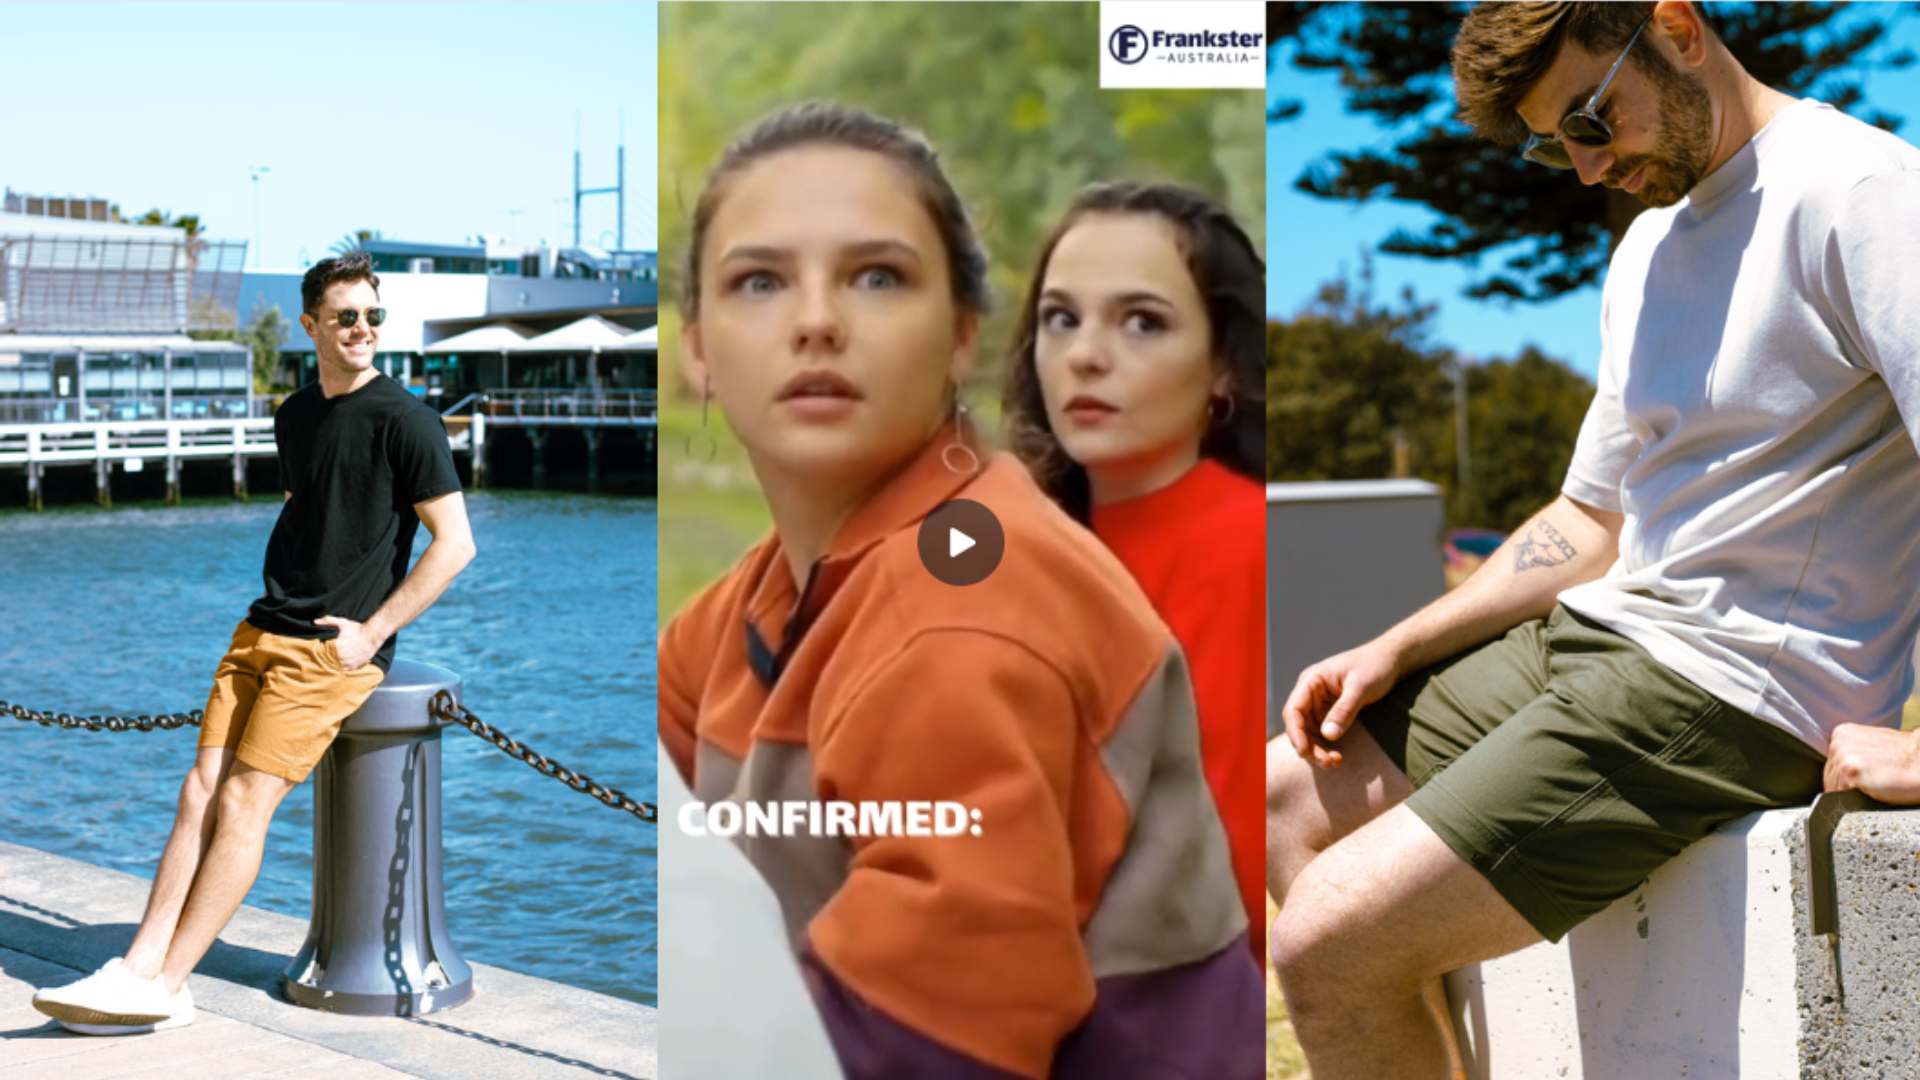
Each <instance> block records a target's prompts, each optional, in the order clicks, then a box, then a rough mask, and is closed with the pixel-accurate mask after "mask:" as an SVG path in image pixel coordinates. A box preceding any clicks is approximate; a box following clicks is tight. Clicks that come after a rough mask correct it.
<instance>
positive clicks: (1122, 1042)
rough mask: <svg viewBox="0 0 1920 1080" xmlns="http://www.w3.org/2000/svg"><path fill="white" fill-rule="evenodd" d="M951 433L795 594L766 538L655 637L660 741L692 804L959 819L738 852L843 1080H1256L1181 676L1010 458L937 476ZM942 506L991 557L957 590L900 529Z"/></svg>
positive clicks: (1249, 1010)
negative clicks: (995, 531) (992, 533)
mask: <svg viewBox="0 0 1920 1080" xmlns="http://www.w3.org/2000/svg"><path fill="white" fill-rule="evenodd" d="M952 437H953V435H952V430H951V429H948V430H945V431H943V432H941V433H940V435H939V436H937V437H936V438H935V440H934V441H933V442H932V443H930V444H928V446H927V447H926V448H925V450H924V451H922V453H921V454H920V455H919V457H918V458H917V459H916V460H915V461H913V462H912V463H911V464H910V465H909V466H907V467H906V468H905V469H904V470H903V471H902V472H901V473H900V474H899V475H897V476H896V477H894V478H893V479H892V480H891V481H889V482H888V483H887V484H886V485H885V486H884V487H883V489H882V490H881V491H880V492H879V493H878V494H876V495H875V496H874V497H873V498H872V499H870V500H869V501H868V502H867V503H866V504H865V505H863V506H862V507H861V508H860V509H859V510H857V511H856V512H855V513H854V515H853V516H852V517H851V518H850V519H849V520H848V521H847V522H846V523H845V525H844V526H843V527H842V528H841V529H840V530H839V532H838V534H837V535H836V536H835V538H834V540H833V541H832V543H831V544H830V545H829V548H828V550H827V553H826V554H825V556H824V557H822V558H821V559H820V560H819V561H817V562H816V563H815V564H814V565H813V566H812V568H811V570H810V572H809V573H808V575H807V581H806V582H805V584H804V586H801V587H796V584H795V582H794V575H793V574H792V573H791V571H790V570H789V566H788V561H787V558H786V556H785V554H784V552H783V551H782V549H781V546H780V542H779V539H778V537H777V536H770V537H768V538H767V539H765V540H764V541H762V542H761V543H759V544H758V545H756V546H755V547H754V548H753V549H752V550H750V551H749V552H748V553H747V554H746V556H745V557H744V558H742V560H741V561H740V563H739V564H738V565H737V566H735V568H734V569H733V570H732V571H730V572H729V573H728V574H727V575H726V576H725V577H723V578H722V579H721V580H720V581H718V582H716V583H715V584H713V585H712V586H710V587H709V588H707V589H706V590H705V591H704V592H702V593H701V594H700V595H699V596H698V597H696V598H695V599H694V600H692V601H691V602H690V603H689V604H688V606H687V607H686V609H685V610H684V611H682V612H681V613H680V614H679V615H678V616H677V617H676V618H675V619H674V620H673V621H672V622H671V623H670V624H669V625H668V627H667V629H666V631H665V633H664V634H663V635H662V639H661V651H660V737H661V740H662V744H663V745H664V746H665V747H666V748H667V751H668V753H669V755H670V756H671V757H672V759H673V761H674V763H675V765H676V767H677V768H678V769H679V770H680V772H681V773H682V775H684V776H685V777H687V779H688V781H689V783H690V784H691V786H692V788H693V791H694V794H695V795H696V797H698V798H699V799H701V800H703V801H705V802H708V803H713V802H716V801H720V800H733V801H736V802H742V803H744V802H757V801H771V800H844V801H851V802H866V801H889V800H942V801H952V802H958V803H960V804H962V805H964V806H966V807H968V808H970V809H973V810H977V811H979V814H980V816H979V818H978V822H979V825H980V835H978V836H974V835H966V834H963V835H959V836H906V835H888V836H865V837H855V838H852V839H849V838H846V837H838V836H816V835H801V836H791V837H769V836H758V837H747V836H745V835H742V836H740V837H738V838H737V839H736V842H737V843H739V845H740V847H741V848H742V850H744V851H745V852H746V854H747V856H748V858H749V859H750V860H752V862H753V863H754V865H755V867H756V868H757V869H758V870H759V871H760V873H761V874H762V875H764V876H765V877H766V879H767V881H768V882H769V883H770V885H771V886H772V888H773V891H774V892H775V894H776V895H777V896H778V897H779V899H780V903H781V906H782V910H783V914H784V915H785V918H786V922H787V927H788V932H789V935H790V937H791V939H792V941H793V943H794V947H795V950H796V952H797V953H798V955H799V957H800V961H801V966H802V970H803V971H804V972H805V973H806V975H807V981H808V984H809V988H810V989H811V990H812V992H813V997H814V1001H815V1003H816V1005H817V1006H818V1007H819V1009H820V1014H821V1017H822V1020H823V1022H824V1024H825V1026H826V1029H827V1031H828V1033H829V1036H830V1038H831V1039H832V1041H833V1045H834V1049H835V1052H836V1054H837V1055H838V1057H839V1058H840V1062H841V1065H842V1067H843V1069H844V1070H845V1072H846V1073H847V1075H848V1076H849V1077H852V1078H854V1080H864V1078H869V1077H873V1078H878V1077H899V1076H943V1077H1008V1076H1015V1077H1047V1076H1052V1077H1062V1078H1077V1077H1103V1078H1104V1077H1112V1076H1134V1075H1155V1076H1169V1077H1176V1076H1177V1077H1208V1078H1216V1077H1218V1078H1226V1080H1242V1078H1244V1080H1256V1078H1258V1077H1260V1076H1262V1075H1264V1070H1265V1065H1264V1057H1265V1049H1264V1048H1265V1041H1264V1035H1263V1030H1264V1028H1263V1016H1264V1001H1263V994H1262V987H1261V981H1260V974H1259V971H1258V968H1257V967H1256V966H1255V965H1254V964H1252V963H1250V962H1249V960H1248V957H1247V946H1246V943H1245V942H1246V928H1247V920H1246V917H1245V915H1244V913H1243V912H1242V910H1241V905H1240V903H1239V900H1238V897H1237V895H1236V892H1235V888H1234V883H1233V874H1232V868H1231V865H1230V861H1229V856H1228V848H1227V840H1226V835H1225V833H1224V832H1223V830H1222V829H1221V827H1220V823H1219V818H1218V815H1217V814H1216V813H1215V810H1214V805H1213V799H1212V796H1211V795H1210V793H1209V791H1208V788H1207V785H1206V780H1205V776H1204V774H1203V772H1202V768H1201V764H1200V738H1199V729H1198V724H1197V721H1196V720H1195V718H1194V707H1193V696H1192V689H1191V685H1190V683H1189V681H1188V676H1187V670H1186V665H1185V662H1184V659H1183V657H1182V654H1181V652H1180V650H1179V648H1178V646H1177V644H1176V642H1175V641H1174V638H1173V636H1172V634H1171V633H1169V632H1168V630H1167V629H1166V627H1165V625H1164V624H1163V623H1162V622H1161V620H1160V619H1159V617H1158V616H1156V615H1155V614H1154V612H1153V609H1152V606H1151V605H1150V604H1149V603H1148V601H1147V599H1146V597H1145V596H1144V595H1142V593H1141V591H1140V588H1139V586H1138V585H1136V584H1135V583H1134V581H1133V579H1132V577H1131V576H1129V575H1128V573H1127V571H1126V569H1125V568H1124V567H1123V566H1121V564H1120V562H1119V560H1118V559H1116V558H1115V557H1114V556H1113V554H1112V553H1111V552H1109V551H1108V550H1107V549H1106V548H1105V547H1104V546H1102V545H1101V544H1100V542H1099V541H1098V540H1097V539H1096V538H1095V537H1094V536H1093V535H1092V534H1091V533H1089V532H1087V531H1086V530H1085V529H1082V528H1081V527H1080V526H1078V525H1077V524H1075V523H1074V522H1073V521H1072V520H1071V519H1070V518H1068V516H1067V515H1066V514H1065V513H1064V512H1062V511H1061V510H1060V509H1059V508H1058V507H1056V506H1055V505H1054V504H1053V503H1052V502H1051V501H1050V500H1049V499H1047V498H1046V496H1045V495H1044V494H1043V493H1042V492H1041V491H1040V490H1039V488H1038V487H1037V486H1036V485H1035V484H1034V482H1033V480H1032V478H1031V477H1029V476H1028V474H1027V472H1026V470H1025V469H1024V468H1023V467H1022V466H1021V465H1020V464H1019V462H1018V461H1016V460H1015V459H1013V458H1012V457H1011V456H1009V455H1004V454H996V455H993V456H992V457H991V458H990V459H989V460H988V462H987V464H986V465H985V467H984V468H982V469H981V470H980V471H979V472H977V473H973V474H969V475H956V474H955V473H953V472H951V471H949V470H948V468H947V467H946V466H945V465H944V464H943V463H942V461H941V457H940V447H941V446H942V445H943V444H944V443H946V442H947V441H948V440H950V439H951V438H952ZM951 498H966V499H971V500H974V501H976V502H979V503H981V504H984V505H985V506H986V507H987V508H988V509H990V510H991V511H993V513H994V514H995V515H996V517H997V518H998V519H999V521H1000V523H1001V526H1002V528H1003V530H1004V533H1005V537H1006V547H1005V554H1004V555H1003V556H1002V559H1001V562H1000V565H999V567H998V568H997V569H996V570H995V571H994V572H993V573H992V574H991V575H990V576H989V577H988V578H987V579H986V580H984V581H981V582H979V583H977V584H974V585H968V586H952V585H947V584H944V583H942V582H940V581H939V580H937V579H936V578H934V577H933V576H932V575H931V574H930V573H929V572H928V571H927V570H926V568H925V567H923V566H922V565H921V562H920V557H919V554H918V549H917V544H916V533H917V530H918V526H919V523H920V521H921V520H922V519H923V518H924V517H925V516H926V515H927V514H928V512H930V511H931V510H933V509H934V508H935V507H937V506H938V505H939V504H940V503H941V502H943V501H944V500H947V499H951ZM667 932H668V933H671V932H672V928H671V927H669V928H668V929H667Z"/></svg>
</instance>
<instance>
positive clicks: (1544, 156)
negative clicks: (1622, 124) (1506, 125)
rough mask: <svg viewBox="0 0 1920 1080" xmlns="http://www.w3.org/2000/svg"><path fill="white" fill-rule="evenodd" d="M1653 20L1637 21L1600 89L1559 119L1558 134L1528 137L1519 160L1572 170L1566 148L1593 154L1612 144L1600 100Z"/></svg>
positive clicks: (1611, 136) (1611, 134)
mask: <svg viewBox="0 0 1920 1080" xmlns="http://www.w3.org/2000/svg"><path fill="white" fill-rule="evenodd" d="M1652 19H1653V15H1652V13H1648V15H1647V17H1646V18H1644V19H1641V20H1640V25H1639V26H1636V27H1634V28H1633V36H1632V37H1629V38H1628V39H1627V47H1626V48H1624V49H1621V50H1620V55H1619V56H1618V57H1615V58H1614V61H1613V66H1612V67H1610V68H1608V69H1607V76H1606V78H1604V79H1601V80H1600V86H1599V88H1597V89H1596V90H1594V92H1593V96H1592V97H1590V98H1588V99H1587V103H1586V104H1585V105H1582V106H1581V107H1579V108H1578V109H1575V110H1574V111H1572V112H1570V113H1568V114H1567V115H1565V116H1563V117H1561V118H1560V134H1558V135H1528V136H1527V145H1526V146H1525V147H1523V148H1522V149H1521V150H1520V156H1521V157H1523V158H1526V159H1527V160H1528V161H1531V162H1533V163H1534V164H1536V165H1545V166H1546V167H1547V168H1549V169H1571V168H1573V155H1571V154H1569V153H1567V146H1566V144H1567V143H1569V142H1573V143H1579V144H1580V145H1581V146H1584V147H1587V148H1588V149H1593V150H1597V149H1599V148H1600V147H1602V146H1605V145H1607V144H1608V143H1610V142H1612V141H1613V128H1612V127H1611V126H1609V125H1608V124H1607V122H1606V121H1605V120H1603V119H1601V118H1600V98H1601V97H1602V96H1603V95H1604V94H1606V92H1607V87H1609V86H1612V85H1613V77H1614V76H1615V75H1618V74H1619V73H1620V65H1621V64H1624V63H1626V62H1627V54H1628V53H1630V52H1632V51H1633V43H1634V42H1636V41H1638V40H1640V32H1641V31H1642V30H1645V29H1646V28H1647V23H1649V22H1651V21H1652Z"/></svg>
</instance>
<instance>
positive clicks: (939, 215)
mask: <svg viewBox="0 0 1920 1080" xmlns="http://www.w3.org/2000/svg"><path fill="white" fill-rule="evenodd" d="M803 146H838V147H845V148H847V149H851V150H865V151H867V152H869V153H874V154H879V155H880V156H882V157H884V158H886V159H887V160H889V161H891V162H893V163H894V164H896V165H898V166H900V167H901V169H902V170H904V171H905V173H906V174H907V176H908V177H910V178H911V179H912V181H913V183H914V186H915V187H916V188H917V189H918V194H919V196H920V203H921V205H922V206H923V207H925V208H926V211H927V216H929V217H931V218H932V219H933V224H934V227H935V228H936V229H937V230H938V231H939V233H940V239H941V241H942V243H944V244H945V245H946V249H947V269H948V277H949V278H950V279H951V280H952V283H953V302H954V304H955V305H956V306H958V307H959V308H961V309H962V310H965V311H971V312H975V313H984V312H985V311H986V310H987V307H988V305H989V300H990V293H989V290H988V288H987V255H986V251H985V250H984V249H983V248H982V247H981V246H980V238H979V236H978V235H977V234H976V233H975V232H974V228H973V221H972V219H971V218H969V217H968V216H967V208H966V204H965V203H963V202H961V201H960V196H959V194H958V193H957V192H955V191H954V190H953V184H952V183H951V182H949V181H948V180H947V174H946V172H945V171H944V170H943V169H941V167H940V155H939V154H938V153H936V152H935V151H934V149H933V144H931V143H929V142H928V141H927V140H926V137H925V136H923V135H921V134H920V133H919V132H917V131H913V130H910V129H908V128H906V127H904V126H902V125H900V124H898V123H895V122H894V121H892V120H889V119H887V118H885V117H883V116H876V115H874V114H873V113H870V112H866V111H863V110H861V109H855V108H851V107H849V106H846V105H838V104H834V103H832V102H824V101H810V102H806V103H804V104H800V105H794V106H791V107H789V108H786V109H783V110H781V111H780V112H777V113H774V114H773V115H772V116H769V117H766V118H765V119H763V120H761V121H760V122H759V123H757V124H755V125H753V127H751V128H749V129H748V130H747V132H746V134H744V135H741V136H740V137H739V138H736V139H735V140H734V141H733V142H732V143H731V144H729V145H728V147H727V148H726V150H725V151H723V152H722V153H721V155H720V160H719V162H718V163H716V164H715V165H714V167H713V170H712V171H711V172H709V173H708V174H707V182H706V184H705V186H703V187H702V188H701V190H700V198H699V201H697V202H696V203H694V207H693V228H692V230H691V232H692V237H691V239H690V240H689V242H688V244H687V261H686V270H685V273H684V275H683V278H682V282H681V288H680V308H681V310H682V311H683V312H684V313H685V314H686V316H687V317H688V318H693V317H695V316H697V315H698V314H699V313H700V247H701V245H702V243H704V242H705V240H706V235H707V228H708V226H710V225H711V224H712V223H713V215H714V213H715V212H716V211H717V210H718V209H719V208H720V200H721V199H722V198H723V197H725V195H726V187H727V184H726V181H727V179H728V178H729V177H731V176H733V175H734V174H736V173H739V172H741V171H742V170H744V169H746V168H747V167H748V166H749V165H752V164H753V163H754V162H756V161H759V160H760V159H762V158H765V157H769V156H771V155H773V154H777V153H779V152H781V151H783V150H793V149H797V148H799V147H803Z"/></svg>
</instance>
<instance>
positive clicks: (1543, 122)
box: [1519, 21, 1714, 207]
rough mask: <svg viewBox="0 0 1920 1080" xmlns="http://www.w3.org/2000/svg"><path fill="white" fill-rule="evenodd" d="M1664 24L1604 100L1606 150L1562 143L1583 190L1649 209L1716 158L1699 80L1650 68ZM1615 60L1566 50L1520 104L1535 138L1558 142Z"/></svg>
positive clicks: (1669, 200)
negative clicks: (1612, 191)
mask: <svg viewBox="0 0 1920 1080" xmlns="http://www.w3.org/2000/svg"><path fill="white" fill-rule="evenodd" d="M1660 33H1661V24H1660V23H1659V22H1658V21H1656V22H1655V23H1653V24H1651V25H1649V26H1648V27H1647V30H1646V33H1645V34H1644V35H1643V36H1642V38H1641V40H1640V41H1639V42H1638V43H1637V44H1635V45H1634V50H1635V54H1636V55H1634V56H1631V57H1629V58H1628V60H1627V62H1626V63H1625V64H1624V65H1622V66H1621V68H1620V72H1619V74H1617V75H1616V76H1615V77H1614V80H1613V83H1612V84H1611V85H1610V86H1609V87H1608V88H1607V92H1606V94H1605V95H1603V96H1602V97H1601V99H1600V102H1599V105H1598V112H1599V114H1600V117H1601V119H1603V120H1605V121H1606V122H1607V126H1608V127H1610V128H1611V129H1612V130H1613V141H1612V142H1610V143H1608V144H1607V145H1605V146H1601V147H1588V146H1582V145H1580V144H1579V143H1577V142H1574V141H1573V140H1571V139H1568V140H1565V145H1566V150H1567V154H1568V156H1569V157H1571V158H1572V159H1573V166H1574V169H1575V171H1576V172H1577V173H1578V174H1579V176H1580V182H1581V183H1583V184H1596V183H1597V184H1605V185H1606V186H1608V187H1617V188H1619V189H1621V190H1622V191H1625V192H1627V193H1628V194H1629V195H1632V196H1634V197H1635V198H1637V199H1639V200H1640V201H1641V202H1643V203H1646V204H1647V205H1648V206H1655V207H1659V206H1671V205H1673V204H1674V203H1677V202H1679V201H1680V200H1681V199H1683V198H1685V197H1686V194H1687V192H1689V191H1691V190H1692V189H1693V187H1694V185H1695V184H1698V183H1699V182H1700V179H1701V178H1702V177H1704V176H1705V175H1706V174H1707V171H1708V162H1709V160H1710V159H1711V157H1712V153H1713V128H1714V115H1713V103H1712V99H1711V98H1710V97H1709V96H1708V94H1707V90H1706V85H1705V83H1704V82H1703V81H1702V80H1701V78H1700V76H1698V75H1697V74H1694V73H1692V72H1689V71H1685V70H1682V69H1680V68H1677V67H1674V66H1673V64H1672V61H1673V60H1674V59H1675V57H1674V56H1669V55H1668V53H1666V52H1662V53H1661V54H1660V56H1661V58H1662V59H1664V60H1666V61H1667V63H1666V65H1665V66H1661V65H1657V64H1656V65H1653V66H1649V65H1648V63H1647V62H1646V59H1645V53H1646V52H1647V51H1648V50H1659V49H1662V47H1663V46H1662V44H1661V42H1660V40H1659V37H1660ZM1617 55H1618V52H1617V51H1616V52H1614V53H1610V54H1607V55H1597V54H1594V53H1590V52H1587V51H1586V50H1585V49H1582V48H1581V47H1579V46H1578V45H1575V44H1573V43H1572V42H1568V43H1567V44H1566V45H1564V46H1562V47H1561V49H1560V54H1559V55H1558V56H1556V57H1555V58H1554V61H1553V64H1552V65H1551V66H1549V67H1548V68H1547V71H1546V74H1544V75H1542V76H1541V78H1540V80H1539V81H1538V82H1536V83H1534V85H1533V86H1532V88H1531V89H1529V90H1528V92H1527V94H1526V96H1525V97H1523V98H1522V99H1521V100H1520V105H1519V113H1520V120H1521V122H1522V123H1524V124H1526V126H1527V129H1528V130H1529V131H1532V132H1534V133H1535V134H1537V135H1555V136H1557V135H1559V133H1560V120H1561V118H1562V117H1564V116H1566V115H1567V114H1568V113H1570V112H1573V111H1574V110H1576V109H1579V108H1581V107H1582V106H1584V105H1586V103H1587V100H1588V99H1589V98H1590V97H1592V96H1593V92H1594V90H1595V89H1597V88H1598V87H1599V85H1600V81H1601V80H1602V79H1604V78H1605V77H1606V73H1607V68H1608V67H1610V66H1612V64H1613V61H1614V58H1615V56H1617Z"/></svg>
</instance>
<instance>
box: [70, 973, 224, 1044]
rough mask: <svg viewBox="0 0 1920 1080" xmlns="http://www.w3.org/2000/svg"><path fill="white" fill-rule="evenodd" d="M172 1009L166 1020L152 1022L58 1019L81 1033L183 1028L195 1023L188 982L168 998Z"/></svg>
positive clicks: (135, 1033)
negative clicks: (134, 1022)
mask: <svg viewBox="0 0 1920 1080" xmlns="http://www.w3.org/2000/svg"><path fill="white" fill-rule="evenodd" d="M167 1007H168V1009H170V1010H171V1011H170V1012H169V1013H168V1014H167V1018H166V1019H165V1020H160V1021H157V1022H155V1023H151V1024H81V1023H75V1022H74V1021H71V1020H61V1021H58V1023H59V1025H60V1026H61V1027H63V1028H66V1029H67V1030H68V1031H72V1032H77V1033H79V1034H81V1035H144V1034H146V1033H147V1032H150V1031H166V1030H168V1029H170V1028H182V1027H186V1026H187V1025H188V1024H191V1023H193V991H192V990H191V989H189V988H188V986H187V984H186V983H181V984H180V990H179V992H178V993H176V994H174V995H173V996H172V997H171V998H168V999H167Z"/></svg>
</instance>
